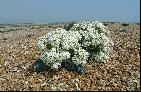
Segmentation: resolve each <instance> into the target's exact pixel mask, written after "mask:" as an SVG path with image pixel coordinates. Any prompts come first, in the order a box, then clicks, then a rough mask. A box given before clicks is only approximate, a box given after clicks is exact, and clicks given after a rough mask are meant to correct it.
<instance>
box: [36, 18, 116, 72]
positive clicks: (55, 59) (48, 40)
mask: <svg viewBox="0 0 141 92" xmlns="http://www.w3.org/2000/svg"><path fill="white" fill-rule="evenodd" d="M37 44H38V47H39V48H40V49H41V50H42V51H43V54H42V55H41V59H42V60H43V61H44V63H45V64H46V65H48V66H50V67H51V68H52V69H54V70H56V69H58V68H59V67H61V63H62V62H64V61H66V62H71V63H74V64H75V65H82V66H85V64H86V63H87V61H88V60H91V61H97V62H103V63H106V62H107V61H108V58H109V57H110V54H111V52H112V47H113V42H112V39H111V36H110V31H109V30H108V29H107V27H106V26H104V25H103V24H102V23H100V22H99V21H95V22H84V21H83V22H80V23H76V24H74V25H73V26H72V28H70V30H65V29H61V28H58V29H56V30H54V31H50V32H48V33H47V34H46V35H44V36H42V37H39V41H38V43H37Z"/></svg>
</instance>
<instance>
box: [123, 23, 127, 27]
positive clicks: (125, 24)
mask: <svg viewBox="0 0 141 92" xmlns="http://www.w3.org/2000/svg"><path fill="white" fill-rule="evenodd" d="M121 25H122V26H125V27H126V26H129V23H122V24H121Z"/></svg>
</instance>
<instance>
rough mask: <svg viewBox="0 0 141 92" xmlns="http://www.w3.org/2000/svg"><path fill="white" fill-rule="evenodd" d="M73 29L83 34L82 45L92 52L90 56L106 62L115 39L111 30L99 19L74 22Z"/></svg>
mask: <svg viewBox="0 0 141 92" xmlns="http://www.w3.org/2000/svg"><path fill="white" fill-rule="evenodd" d="M71 30H74V31H78V32H79V33H80V35H81V36H82V39H81V46H82V48H85V50H87V51H88V52H89V54H90V58H92V59H94V60H96V61H98V62H104V63H106V61H107V60H108V58H109V57H110V54H111V52H112V47H113V45H114V44H113V41H112V39H111V37H110V31H109V30H108V29H107V27H106V26H104V25H103V24H102V23H100V22H99V21H95V22H92V23H90V22H84V21H83V22H80V23H77V24H74V26H73V27H72V28H71Z"/></svg>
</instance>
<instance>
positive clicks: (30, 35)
mask: <svg viewBox="0 0 141 92" xmlns="http://www.w3.org/2000/svg"><path fill="white" fill-rule="evenodd" d="M32 36H34V34H28V35H27V36H26V37H32Z"/></svg>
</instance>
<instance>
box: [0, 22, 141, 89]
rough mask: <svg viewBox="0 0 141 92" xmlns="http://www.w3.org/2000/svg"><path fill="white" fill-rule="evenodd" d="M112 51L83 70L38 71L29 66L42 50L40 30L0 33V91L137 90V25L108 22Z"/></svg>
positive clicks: (46, 30) (138, 39) (138, 42)
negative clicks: (122, 30) (39, 41)
mask: <svg viewBox="0 0 141 92" xmlns="http://www.w3.org/2000/svg"><path fill="white" fill-rule="evenodd" d="M108 28H109V29H110V30H111V35H112V39H113V41H114V44H115V45H114V51H113V54H112V56H111V58H110V59H109V62H108V63H106V64H102V63H95V62H93V63H91V62H89V63H88V64H86V67H85V68H86V70H87V71H86V74H85V75H79V74H77V73H75V72H71V71H67V70H65V69H60V70H59V71H57V72H53V73H49V72H44V73H37V72H35V71H34V70H32V69H31V66H32V65H33V63H34V62H35V60H36V59H37V58H39V57H40V55H41V52H40V51H39V50H38V48H37V46H36V41H37V38H38V37H39V36H42V35H44V34H45V33H47V32H48V31H51V30H52V29H51V28H47V29H44V30H42V31H39V30H36V29H32V30H31V29H28V30H18V31H14V32H4V33H0V90H1V91H39V90H40V91H41V90H46V91H140V55H139V54H140V26H139V25H129V26H127V27H126V28H127V30H128V31H127V32H119V31H118V30H119V29H120V28H125V27H122V26H121V25H120V24H118V25H116V24H111V25H108Z"/></svg>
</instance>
